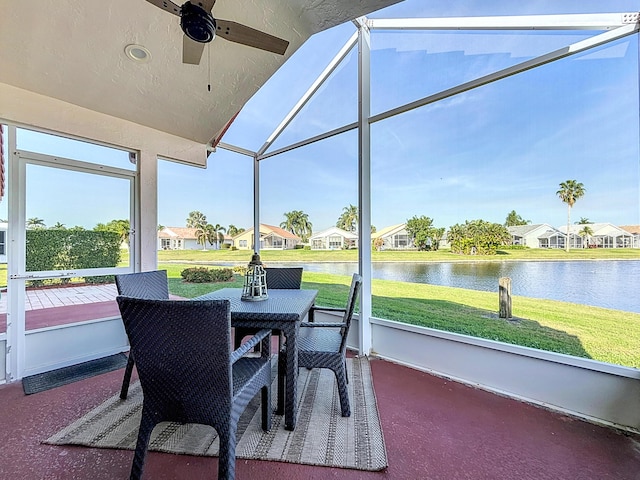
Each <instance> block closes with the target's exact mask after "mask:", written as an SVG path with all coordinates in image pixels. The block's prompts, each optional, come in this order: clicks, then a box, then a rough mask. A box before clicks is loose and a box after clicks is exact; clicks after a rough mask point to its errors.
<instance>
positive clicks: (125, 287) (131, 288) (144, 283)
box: [115, 270, 169, 300]
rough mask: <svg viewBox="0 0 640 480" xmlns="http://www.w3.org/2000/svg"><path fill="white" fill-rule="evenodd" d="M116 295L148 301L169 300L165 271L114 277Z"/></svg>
mask: <svg viewBox="0 0 640 480" xmlns="http://www.w3.org/2000/svg"><path fill="white" fill-rule="evenodd" d="M115 278H116V287H117V289H118V295H122V296H125V297H133V298H146V299H149V300H167V299H169V283H168V281H167V271H166V270H155V271H151V272H140V273H126V274H122V275H116V276H115Z"/></svg>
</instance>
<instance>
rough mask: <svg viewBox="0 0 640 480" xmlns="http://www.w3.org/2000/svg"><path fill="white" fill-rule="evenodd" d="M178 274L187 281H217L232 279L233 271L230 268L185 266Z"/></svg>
mask: <svg viewBox="0 0 640 480" xmlns="http://www.w3.org/2000/svg"><path fill="white" fill-rule="evenodd" d="M180 276H181V277H182V278H183V279H184V281H185V282H188V283H217V282H228V281H230V280H232V279H233V271H232V270H231V269H230V268H205V267H193V268H185V269H184V270H183V271H182V272H180Z"/></svg>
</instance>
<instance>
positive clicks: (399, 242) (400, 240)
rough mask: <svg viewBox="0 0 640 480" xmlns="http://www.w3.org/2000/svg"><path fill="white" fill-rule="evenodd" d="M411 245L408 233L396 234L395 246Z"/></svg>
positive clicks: (404, 246)
mask: <svg viewBox="0 0 640 480" xmlns="http://www.w3.org/2000/svg"><path fill="white" fill-rule="evenodd" d="M408 245H409V236H408V235H395V236H394V237H393V246H394V247H395V248H407V246H408Z"/></svg>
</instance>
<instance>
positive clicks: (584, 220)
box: [576, 217, 593, 225]
mask: <svg viewBox="0 0 640 480" xmlns="http://www.w3.org/2000/svg"><path fill="white" fill-rule="evenodd" d="M589 223H593V222H592V221H590V220H589V219H588V218H587V217H580V220H578V221H577V222H576V225H587V224H589Z"/></svg>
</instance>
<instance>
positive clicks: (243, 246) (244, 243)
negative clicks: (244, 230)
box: [238, 240, 247, 248]
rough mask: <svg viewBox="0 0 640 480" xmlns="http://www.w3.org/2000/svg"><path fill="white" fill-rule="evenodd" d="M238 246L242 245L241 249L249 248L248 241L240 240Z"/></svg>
mask: <svg viewBox="0 0 640 480" xmlns="http://www.w3.org/2000/svg"><path fill="white" fill-rule="evenodd" d="M238 244H239V245H240V248H247V241H246V240H240V241H239V242H238Z"/></svg>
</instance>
